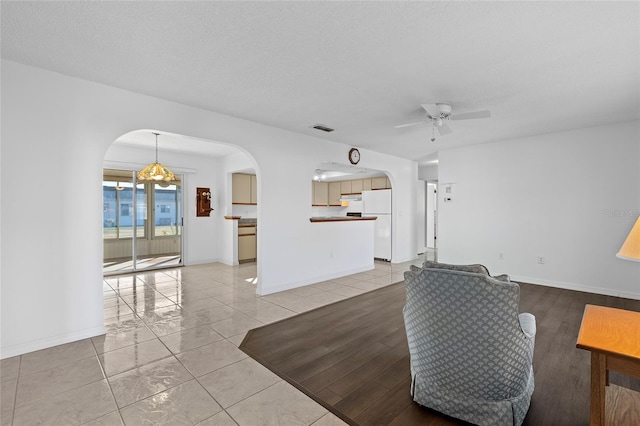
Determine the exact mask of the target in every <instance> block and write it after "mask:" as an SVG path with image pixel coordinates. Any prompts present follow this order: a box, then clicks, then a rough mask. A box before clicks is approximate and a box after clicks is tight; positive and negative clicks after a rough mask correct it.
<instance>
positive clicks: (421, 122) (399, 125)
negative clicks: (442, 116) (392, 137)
mask: <svg viewBox="0 0 640 426" xmlns="http://www.w3.org/2000/svg"><path fill="white" fill-rule="evenodd" d="M431 121H432V120H420V121H414V122H412V123H405V124H398V125H397V126H393V128H394V129H402V128H403V127H411V126H417V125H418V124H423V123H430V122H431Z"/></svg>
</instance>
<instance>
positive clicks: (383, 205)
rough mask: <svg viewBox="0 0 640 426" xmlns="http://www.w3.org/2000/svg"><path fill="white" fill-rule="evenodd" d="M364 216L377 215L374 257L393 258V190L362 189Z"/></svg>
mask: <svg viewBox="0 0 640 426" xmlns="http://www.w3.org/2000/svg"><path fill="white" fill-rule="evenodd" d="M362 216H363V217H367V216H376V217H377V219H376V220H375V222H374V234H375V236H374V243H373V257H374V258H376V259H384V260H389V261H390V260H391V190H390V189H379V190H376V191H362Z"/></svg>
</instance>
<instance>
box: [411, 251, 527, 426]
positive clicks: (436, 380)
mask: <svg viewBox="0 0 640 426" xmlns="http://www.w3.org/2000/svg"><path fill="white" fill-rule="evenodd" d="M405 283H406V286H407V302H406V304H405V307H404V322H405V326H406V330H407V338H408V342H409V352H410V355H411V377H412V383H411V395H412V396H413V400H414V401H415V402H417V403H418V404H420V405H424V406H426V407H429V408H432V409H434V410H437V411H440V412H442V413H445V414H447V415H449V416H452V417H456V418H458V419H462V420H465V421H468V422H471V423H475V424H479V425H520V424H521V423H522V422H523V420H524V418H525V416H526V414H527V410H528V409H529V403H530V401H531V394H532V393H533V387H534V379H533V366H532V359H533V347H534V343H535V334H536V321H535V317H534V316H533V315H531V314H528V313H525V314H520V315H518V302H519V298H520V287H519V286H518V285H517V284H516V283H512V282H509V280H508V277H507V276H500V277H496V278H494V277H491V276H489V274H488V271H487V270H486V268H484V266H482V265H464V266H453V265H444V264H437V263H431V262H426V263H425V265H424V267H423V268H417V267H415V268H412V270H411V271H408V272H405Z"/></svg>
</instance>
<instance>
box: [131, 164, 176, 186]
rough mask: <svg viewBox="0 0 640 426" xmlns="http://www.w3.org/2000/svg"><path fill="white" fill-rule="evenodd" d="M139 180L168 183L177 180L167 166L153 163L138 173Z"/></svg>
mask: <svg viewBox="0 0 640 426" xmlns="http://www.w3.org/2000/svg"><path fill="white" fill-rule="evenodd" d="M138 180H142V181H144V180H150V181H164V182H168V181H172V180H176V176H175V175H174V174H173V172H172V171H171V170H169V169H168V168H167V166H164V165H162V164H160V163H153V164H149V165H148V166H147V167H145V168H144V169H142V170H140V171H139V172H138Z"/></svg>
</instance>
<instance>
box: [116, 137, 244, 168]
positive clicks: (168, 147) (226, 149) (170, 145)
mask: <svg viewBox="0 0 640 426" xmlns="http://www.w3.org/2000/svg"><path fill="white" fill-rule="evenodd" d="M154 133H158V134H159V135H158V157H159V159H160V160H162V158H163V156H164V153H165V152H167V151H168V152H180V153H191V154H198V155H206V156H209V157H224V156H226V155H231V154H235V153H238V152H240V150H239V149H237V148H234V147H233V146H232V145H224V144H221V143H212V142H209V141H205V140H202V139H197V138H192V137H188V136H183V135H176V134H174V133H167V132H163V131H161V130H150V129H142V130H136V131H133V132H129V133H126V134H124V135H122V136H120V137H119V138H118V139H116V141H115V142H114V144H115V145H128V146H132V147H136V148H142V149H155V145H156V137H155V135H154ZM164 161H165V162H166V161H168V160H167V158H165V159H164ZM160 162H161V163H162V161H160Z"/></svg>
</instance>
